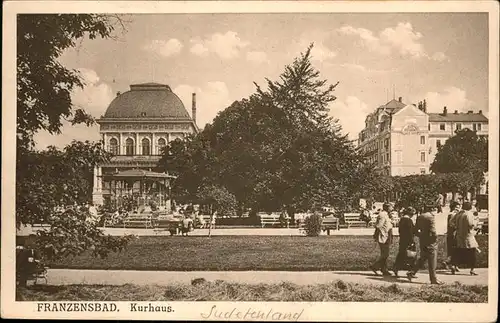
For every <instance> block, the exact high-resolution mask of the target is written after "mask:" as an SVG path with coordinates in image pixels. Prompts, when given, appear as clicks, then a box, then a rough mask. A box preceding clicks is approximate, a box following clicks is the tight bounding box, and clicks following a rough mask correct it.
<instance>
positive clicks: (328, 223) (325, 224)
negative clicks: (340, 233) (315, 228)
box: [321, 216, 340, 235]
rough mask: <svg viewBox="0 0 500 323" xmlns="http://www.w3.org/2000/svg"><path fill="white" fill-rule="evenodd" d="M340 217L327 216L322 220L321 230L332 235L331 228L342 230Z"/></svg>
mask: <svg viewBox="0 0 500 323" xmlns="http://www.w3.org/2000/svg"><path fill="white" fill-rule="evenodd" d="M339 222H340V221H339V219H338V218H336V217H334V216H327V217H324V218H323V221H322V222H321V230H322V231H326V234H328V235H330V230H340V226H339Z"/></svg>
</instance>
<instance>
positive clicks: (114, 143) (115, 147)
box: [109, 138, 118, 155]
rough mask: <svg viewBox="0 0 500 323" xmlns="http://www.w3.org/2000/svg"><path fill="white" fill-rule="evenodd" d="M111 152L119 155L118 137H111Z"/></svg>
mask: <svg viewBox="0 0 500 323" xmlns="http://www.w3.org/2000/svg"><path fill="white" fill-rule="evenodd" d="M109 152H110V153H111V154H113V155H118V140H116V138H111V139H109Z"/></svg>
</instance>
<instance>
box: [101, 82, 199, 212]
mask: <svg viewBox="0 0 500 323" xmlns="http://www.w3.org/2000/svg"><path fill="white" fill-rule="evenodd" d="M97 122H98V124H99V127H100V129H99V132H100V135H101V139H102V141H103V142H104V148H105V150H106V151H108V152H110V153H111V154H112V155H113V157H112V158H111V160H110V161H109V162H107V163H105V164H102V165H99V166H98V167H96V168H95V169H94V185H93V186H94V188H93V203H94V204H95V205H102V204H103V202H104V200H105V199H106V198H110V197H111V196H110V195H111V194H112V190H111V186H110V185H111V183H109V182H106V180H104V179H103V178H104V177H106V176H105V175H109V174H115V173H118V172H121V171H125V170H131V169H142V170H147V171H158V172H162V170H161V169H158V162H159V160H160V158H161V153H162V149H163V148H164V147H165V146H166V145H167V144H168V143H169V142H171V141H173V140H175V139H177V138H184V137H185V136H187V135H188V134H195V133H198V131H199V129H198V127H197V125H196V96H195V94H194V93H193V101H192V117H191V116H190V115H189V113H188V112H187V110H186V108H185V107H184V104H183V103H182V101H181V100H180V99H179V97H178V96H177V95H176V94H175V93H173V92H172V90H171V89H170V87H169V86H168V85H165V84H158V83H145V84H133V85H131V86H130V90H129V91H127V92H124V93H120V92H118V93H117V96H116V98H115V99H114V100H113V101H112V102H111V103H110V105H109V106H108V108H107V110H106V113H105V114H104V116H102V117H101V118H100V119H99V120H97ZM134 185H139V184H138V183H136V184H134ZM127 189H129V190H131V191H132V192H133V191H134V190H138V189H139V187H135V186H134V187H130V188H127Z"/></svg>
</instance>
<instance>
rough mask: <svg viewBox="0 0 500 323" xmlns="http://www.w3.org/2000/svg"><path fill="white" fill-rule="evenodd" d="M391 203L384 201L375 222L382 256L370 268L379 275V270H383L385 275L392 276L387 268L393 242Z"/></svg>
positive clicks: (375, 237) (376, 237)
mask: <svg viewBox="0 0 500 323" xmlns="http://www.w3.org/2000/svg"><path fill="white" fill-rule="evenodd" d="M390 211H391V210H390V205H389V204H388V203H384V205H383V206H382V211H380V213H379V215H378V217H377V221H376V223H375V233H374V234H373V238H374V239H375V241H376V242H377V243H378V245H379V248H380V256H379V258H378V259H377V261H375V263H373V265H371V266H370V269H371V270H372V271H373V272H374V273H375V275H378V271H379V270H380V271H381V272H382V275H384V276H390V275H391V273H390V272H389V270H388V269H387V259H388V258H389V251H390V247H391V243H392V222H391V219H390V218H389V212H390Z"/></svg>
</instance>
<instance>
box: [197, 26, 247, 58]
mask: <svg viewBox="0 0 500 323" xmlns="http://www.w3.org/2000/svg"><path fill="white" fill-rule="evenodd" d="M191 43H192V46H191V49H190V52H191V53H193V54H195V55H198V56H206V55H207V54H208V53H215V54H217V55H218V56H219V57H221V58H224V59H230V58H235V57H238V56H239V54H240V51H241V49H243V48H245V47H247V46H248V45H250V42H247V41H243V40H241V39H240V37H239V36H238V34H237V33H236V32H234V31H228V32H226V33H225V34H222V33H215V34H212V35H210V36H209V37H206V38H205V39H201V38H193V39H191Z"/></svg>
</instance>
